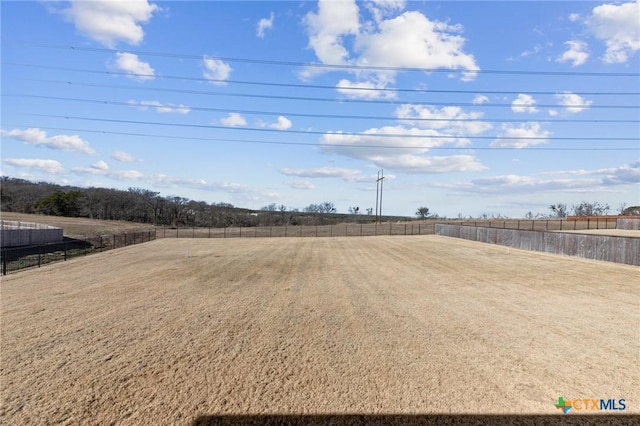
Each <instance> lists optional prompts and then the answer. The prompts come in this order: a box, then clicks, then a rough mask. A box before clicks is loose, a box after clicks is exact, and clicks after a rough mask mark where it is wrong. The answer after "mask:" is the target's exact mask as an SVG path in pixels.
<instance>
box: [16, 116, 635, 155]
mask: <svg viewBox="0 0 640 426" xmlns="http://www.w3.org/2000/svg"><path fill="white" fill-rule="evenodd" d="M8 125H9V126H15V127H33V126H31V125H29V124H13V123H12V124H8ZM38 127H39V128H41V129H47V130H61V131H67V132H87V133H98V134H105V135H120V136H137V137H151V138H163V139H177V140H195V141H203V142H233V143H246V144H259V145H291V146H310V147H315V148H322V147H325V148H333V147H338V148H341V147H342V148H356V147H359V148H381V149H393V150H405V149H411V150H416V149H427V150H443V151H447V150H453V151H476V150H480V151H637V148H624V147H606V148H592V147H589V148H576V147H567V148H559V147H536V148H532V147H518V148H517V147H455V146H454V147H444V146H434V147H425V146H389V145H370V144H367V145H364V144H363V145H357V146H354V145H350V144H333V143H332V144H325V145H323V144H318V143H315V142H282V141H267V140H251V139H230V138H206V137H198V136H171V135H164V134H163V135H160V134H152V133H141V132H117V131H112V130H96V129H78V128H71V127H55V126H42V125H39V126H38Z"/></svg>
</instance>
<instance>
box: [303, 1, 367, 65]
mask: <svg viewBox="0 0 640 426" xmlns="http://www.w3.org/2000/svg"><path fill="white" fill-rule="evenodd" d="M304 24H305V26H306V30H307V34H308V35H309V47H311V48H312V49H313V50H314V52H315V54H316V56H317V57H318V59H320V61H321V62H322V63H325V64H345V63H346V62H347V60H348V59H349V52H348V51H347V49H346V48H345V47H344V46H343V38H344V37H345V36H348V35H351V36H355V35H356V34H357V33H358V31H359V28H360V18H359V9H358V6H357V4H356V2H355V0H345V1H331V0H319V1H318V12H317V13H314V12H309V13H308V14H307V15H306V16H305V17H304Z"/></svg>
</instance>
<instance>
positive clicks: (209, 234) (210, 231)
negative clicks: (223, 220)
mask: <svg viewBox="0 0 640 426" xmlns="http://www.w3.org/2000/svg"><path fill="white" fill-rule="evenodd" d="M209 238H211V227H209Z"/></svg>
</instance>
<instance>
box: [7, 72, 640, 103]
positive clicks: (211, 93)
mask: <svg viewBox="0 0 640 426" xmlns="http://www.w3.org/2000/svg"><path fill="white" fill-rule="evenodd" d="M16 80H24V81H35V82H41V83H56V84H64V85H76V86H84V87H100V88H108V89H127V90H141V91H157V92H171V93H188V94H195V95H206V96H229V97H241V98H257V99H279V100H292V101H313V102H333V103H366V104H372V103H373V104H391V105H400V104H407V103H411V102H407V101H400V100H390V99H385V100H383V99H371V100H365V99H336V98H318V97H305V96H282V95H260V94H255V93H234V92H214V91H202V90H186V89H168V88H160V87H146V86H145V87H137V86H121V85H113V84H97V83H83V82H81V83H77V82H72V81H62V80H46V79H35V78H16ZM414 104H415V103H414ZM420 104H424V105H436V106H464V107H474V108H481V107H509V108H513V107H520V108H530V107H533V106H535V107H536V108H580V107H582V106H580V105H574V104H535V105H530V104H520V103H510V104H498V103H482V104H474V103H472V102H426V101H425V102H420ZM589 108H601V109H640V105H589Z"/></svg>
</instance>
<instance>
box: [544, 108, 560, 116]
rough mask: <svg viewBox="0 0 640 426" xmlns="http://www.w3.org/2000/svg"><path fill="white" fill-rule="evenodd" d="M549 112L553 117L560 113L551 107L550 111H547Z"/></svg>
mask: <svg viewBox="0 0 640 426" xmlns="http://www.w3.org/2000/svg"><path fill="white" fill-rule="evenodd" d="M547 113H549V115H550V116H551V117H555V116H557V115H558V111H557V110H555V109H550V110H549V111H547Z"/></svg>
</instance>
